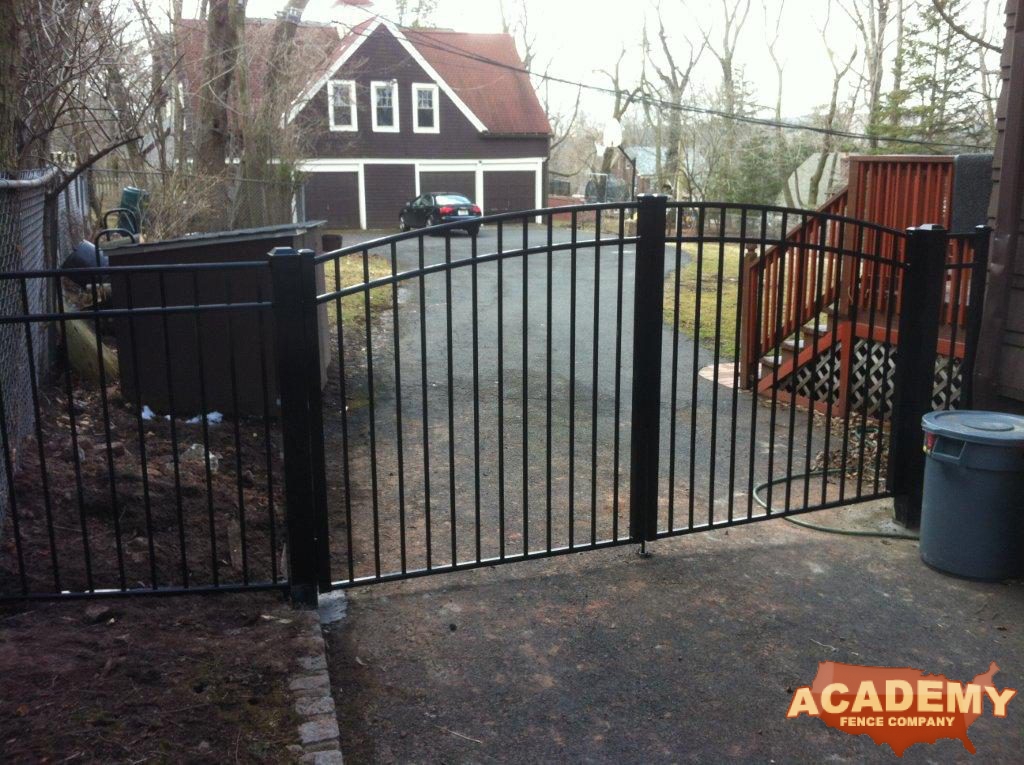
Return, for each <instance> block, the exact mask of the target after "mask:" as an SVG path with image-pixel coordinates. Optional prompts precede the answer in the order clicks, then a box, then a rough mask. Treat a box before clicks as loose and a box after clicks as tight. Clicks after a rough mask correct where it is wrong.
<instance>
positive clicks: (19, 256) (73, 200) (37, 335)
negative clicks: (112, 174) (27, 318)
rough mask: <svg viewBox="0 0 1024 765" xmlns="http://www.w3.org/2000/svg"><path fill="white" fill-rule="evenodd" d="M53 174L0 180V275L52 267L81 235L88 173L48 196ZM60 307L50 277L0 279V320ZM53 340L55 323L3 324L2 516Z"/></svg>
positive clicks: (32, 424) (0, 399)
mask: <svg viewBox="0 0 1024 765" xmlns="http://www.w3.org/2000/svg"><path fill="white" fill-rule="evenodd" d="M58 177H59V176H58V174H57V173H56V172H55V171H53V170H33V171H28V172H25V173H22V174H21V175H20V176H19V177H18V178H16V179H0V272H5V273H10V272H26V271H39V270H44V269H53V268H56V267H57V266H58V265H59V263H60V261H61V259H62V258H63V256H64V255H66V254H67V253H68V252H70V250H71V248H72V247H74V246H75V244H77V243H78V242H79V241H80V240H81V238H82V236H83V233H84V231H85V220H86V217H87V210H86V184H85V178H84V177H82V176H79V177H78V178H76V179H75V181H73V182H72V183H71V184H70V185H69V186H67V187H66V188H65V189H64V190H62V191H61V192H60V193H58V194H53V193H51V192H52V191H53V189H54V187H55V184H56V180H57V178H58ZM57 307H58V300H57V295H56V292H55V290H54V282H53V280H50V279H45V278H22V279H9V280H3V281H0V320H2V319H3V318H6V317H12V316H19V315H24V314H29V313H31V314H40V313H42V314H45V313H52V312H55V311H56V310H57ZM55 342H56V335H55V328H54V326H53V324H52V323H49V322H36V323H33V324H32V325H31V326H30V325H26V324H17V323H10V322H3V323H0V407H3V411H4V412H5V413H6V418H0V419H4V420H5V422H4V427H3V432H2V433H0V439H2V441H3V444H2V447H3V453H2V458H3V462H4V467H3V469H2V470H0V520H2V519H3V517H4V516H5V515H6V509H7V506H8V503H9V501H10V484H11V478H12V476H13V475H14V473H15V471H16V470H17V467H18V451H19V448H20V447H21V445H22V443H23V441H24V439H25V437H26V436H28V435H31V434H32V433H33V431H34V430H35V429H36V427H37V422H36V420H35V416H34V414H33V412H35V411H37V410H36V407H35V405H34V404H35V402H36V401H37V400H38V397H39V384H40V383H41V382H42V381H43V380H44V379H45V378H46V376H47V374H48V373H49V371H50V367H51V361H52V359H53V354H54V349H55V345H54V344H55ZM0 528H2V526H0ZM0 533H2V532H0Z"/></svg>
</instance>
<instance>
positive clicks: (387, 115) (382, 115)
mask: <svg viewBox="0 0 1024 765" xmlns="http://www.w3.org/2000/svg"><path fill="white" fill-rule="evenodd" d="M370 93H371V95H372V98H373V111H372V112H371V115H372V117H373V129H374V131H376V132H378V133H397V132H398V83H397V82H394V81H392V82H371V83H370Z"/></svg>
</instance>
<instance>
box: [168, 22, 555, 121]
mask: <svg viewBox="0 0 1024 765" xmlns="http://www.w3.org/2000/svg"><path fill="white" fill-rule="evenodd" d="M279 23H281V22H280V21H278V20H276V19H255V18H253V19H246V21H245V49H246V56H247V57H248V75H249V78H248V80H249V96H250V98H251V99H252V101H253V102H258V101H259V100H260V98H261V96H262V90H263V85H264V78H265V77H266V70H267V59H266V55H267V53H268V52H269V50H270V47H271V40H272V38H273V35H274V29H275V28H276V26H277V25H278V24H279ZM371 24H372V20H367V21H365V22H363V23H362V24H359V25H357V26H355V27H353V28H352V30H351V31H350V32H349V33H348V34H347V35H346V36H345V37H344V38H339V37H338V32H337V29H336V27H334V26H331V25H324V24H312V23H308V22H303V23H301V24H299V26H298V29H297V30H296V34H295V45H296V46H297V47H298V49H299V50H298V55H296V56H294V57H293V58H292V61H294V62H298V64H297V65H298V66H301V67H302V70H303V71H305V72H306V73H308V79H307V80H306V84H308V85H312V84H313V83H315V82H317V81H318V80H320V79H321V78H323V77H324V76H325V75H326V74H327V72H328V71H330V69H331V67H332V66H333V64H334V62H335V61H337V59H338V57H339V56H341V55H342V53H344V51H345V50H347V49H348V48H349V47H351V46H352V45H354V44H357V43H359V42H361V41H362V40H363V39H365V36H366V29H367V28H368V27H369V26H370V25H371ZM382 26H383V25H382ZM402 33H403V34H404V35H405V36H406V38H407V39H408V40H409V42H410V43H411V44H412V45H413V47H415V48H416V50H417V51H418V52H419V53H420V55H422V56H423V58H424V59H425V60H426V61H427V63H429V64H430V66H432V67H433V68H434V69H435V70H436V71H437V73H438V75H439V76H440V77H441V79H443V80H444V81H445V83H447V84H448V85H449V87H451V88H452V90H454V91H455V93H457V94H458V96H459V98H460V99H462V102H463V103H464V104H465V105H466V106H467V107H468V108H469V110H470V111H471V112H473V114H475V115H476V116H477V118H478V119H479V120H480V121H481V122H482V123H483V124H484V125H485V126H486V127H487V131H488V132H489V133H492V134H497V135H517V134H518V135H538V134H540V135H547V134H549V133H550V132H551V126H550V124H549V123H548V118H547V115H546V114H545V113H544V109H543V107H542V106H541V104H540V100H539V99H538V98H537V94H536V92H535V91H534V89H533V85H532V84H531V83H530V77H529V75H527V74H525V73H524V72H523V71H522V68H523V62H522V60H521V59H520V58H519V54H518V53H517V52H516V46H515V43H514V42H513V40H512V38H511V37H510V36H509V35H507V34H469V33H463V32H452V31H449V30H441V29H403V30H402ZM177 34H178V39H179V43H180V45H181V53H182V54H183V62H182V64H183V67H184V76H185V80H186V83H187V85H186V87H187V88H188V90H189V91H190V93H191V98H192V101H193V104H192V105H193V108H196V107H198V103H197V100H198V93H199V90H200V88H201V84H202V82H203V58H204V56H205V44H206V22H205V21H201V20H198V19H183V20H182V21H181V23H180V26H179V27H178V30H177ZM300 89H301V88H300ZM295 96H298V93H296V94H295Z"/></svg>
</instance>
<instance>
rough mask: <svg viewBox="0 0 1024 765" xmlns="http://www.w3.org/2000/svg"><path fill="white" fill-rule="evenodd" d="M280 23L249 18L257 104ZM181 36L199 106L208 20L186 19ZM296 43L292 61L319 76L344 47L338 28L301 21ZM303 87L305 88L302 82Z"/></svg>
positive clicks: (188, 84) (247, 31) (249, 50)
mask: <svg viewBox="0 0 1024 765" xmlns="http://www.w3.org/2000/svg"><path fill="white" fill-rule="evenodd" d="M280 23H281V22H280V21H278V20H277V19H246V20H245V55H246V58H247V60H248V61H247V63H248V66H247V68H246V70H247V73H248V75H249V77H248V83H249V97H250V98H251V99H252V101H253V102H254V103H255V102H259V100H260V99H261V98H262V96H263V86H264V84H265V82H264V81H265V79H266V76H267V56H268V55H269V53H270V48H271V41H272V40H273V37H274V30H275V29H276V28H277V25H278V24H280ZM177 38H178V43H179V45H180V46H181V49H180V54H181V56H182V66H183V67H184V70H183V71H184V77H185V82H186V88H187V89H188V92H189V94H190V97H191V100H192V106H193V108H197V107H198V98H199V91H200V90H201V88H202V84H203V61H204V59H205V57H206V22H205V21H203V20H201V19H182V20H181V22H180V23H179V26H178V28H177ZM349 42H351V41H349ZM294 45H295V46H296V55H295V56H293V57H292V61H293V62H299V64H301V65H303V66H304V67H305V71H307V72H308V71H310V68H311V66H312V68H313V70H314V71H315V72H316V76H318V77H319V76H321V75H322V74H323V73H324V71H325V69H326V67H327V66H328V65H329V62H331V61H333V60H334V59H335V58H336V57H337V55H338V54H339V53H340V52H341V51H342V50H344V47H343V46H342V41H341V40H339V39H338V32H337V30H336V29H335V28H334V27H333V26H330V25H327V24H305V23H304V24H300V25H299V26H298V28H297V29H296V31H295V39H294ZM346 45H347V43H346ZM306 62H312V64H311V65H310V64H307V63H306ZM299 64H297V65H299ZM299 88H300V89H301V85H300V86H299ZM294 95H298V93H295V94H294Z"/></svg>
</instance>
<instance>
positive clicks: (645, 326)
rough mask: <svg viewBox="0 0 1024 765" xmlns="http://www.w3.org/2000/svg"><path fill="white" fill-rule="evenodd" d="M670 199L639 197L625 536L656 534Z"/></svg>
mask: <svg viewBox="0 0 1024 765" xmlns="http://www.w3.org/2000/svg"><path fill="white" fill-rule="evenodd" d="M667 201H668V198H667V197H665V196H664V195H661V194H641V195H640V196H639V197H637V216H636V232H637V239H638V241H637V245H636V266H635V284H634V288H633V295H634V297H633V420H632V424H631V434H630V469H629V537H630V540H631V541H633V542H644V541H650V540H653V539H655V538H656V537H657V534H658V466H659V452H660V450H661V440H660V436H659V431H660V425H661V342H662V314H661V311H662V302H663V300H664V291H665V224H666V214H665V213H666V204H667Z"/></svg>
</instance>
